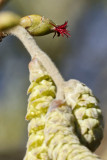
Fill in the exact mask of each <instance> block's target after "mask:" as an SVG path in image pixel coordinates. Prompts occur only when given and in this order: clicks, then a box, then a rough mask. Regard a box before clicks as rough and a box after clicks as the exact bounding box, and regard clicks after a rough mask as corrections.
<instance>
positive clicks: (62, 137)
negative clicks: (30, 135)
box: [44, 100, 101, 160]
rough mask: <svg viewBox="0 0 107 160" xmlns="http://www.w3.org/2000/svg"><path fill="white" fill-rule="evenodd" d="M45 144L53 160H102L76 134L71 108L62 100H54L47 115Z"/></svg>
mask: <svg viewBox="0 0 107 160" xmlns="http://www.w3.org/2000/svg"><path fill="white" fill-rule="evenodd" d="M44 133H45V143H46V145H47V146H48V154H49V158H50V159H52V160H101V159H100V158H99V157H98V156H97V155H95V154H93V153H92V152H91V151H89V149H87V148H86V147H85V146H83V145H81V144H80V142H79V139H78V137H77V136H76V134H75V126H74V116H73V114H72V111H71V107H69V106H67V105H66V104H64V102H63V101H61V100H53V102H52V104H51V106H50V109H49V111H48V113H47V115H46V124H45V130H44Z"/></svg>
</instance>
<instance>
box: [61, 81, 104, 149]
mask: <svg viewBox="0 0 107 160" xmlns="http://www.w3.org/2000/svg"><path fill="white" fill-rule="evenodd" d="M64 92H65V100H66V102H67V104H68V105H69V106H71V108H72V112H73V115H74V117H75V127H76V132H77V134H78V136H79V138H80V141H81V143H83V144H84V145H86V146H87V147H88V148H89V149H90V150H92V151H94V150H95V149H96V148H97V147H98V146H99V144H100V142H101V140H102V137H103V119H102V113H101V109H100V108H99V106H98V100H97V99H96V98H95V96H94V95H93V93H92V91H91V90H90V89H89V88H88V87H87V86H86V85H84V84H83V83H81V82H79V81H77V80H70V81H68V82H66V86H65V88H64Z"/></svg>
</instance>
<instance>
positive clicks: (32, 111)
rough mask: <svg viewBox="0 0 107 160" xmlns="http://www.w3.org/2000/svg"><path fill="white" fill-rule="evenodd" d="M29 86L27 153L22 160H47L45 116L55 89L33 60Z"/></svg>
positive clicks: (45, 73)
mask: <svg viewBox="0 0 107 160" xmlns="http://www.w3.org/2000/svg"><path fill="white" fill-rule="evenodd" d="M29 70H30V81H31V85H30V87H29V89H28V93H30V96H29V99H28V109H27V115H26V119H27V120H30V123H29V125H28V135H29V138H28V142H27V151H26V155H25V158H24V160H40V159H41V160H49V158H48V153H47V146H46V145H45V143H44V139H45V137H44V127H45V115H46V113H47V110H48V108H49V105H50V103H51V101H52V100H53V98H55V94H56V87H55V85H54V83H53V81H52V79H51V78H50V76H49V75H48V74H47V72H46V71H45V69H44V68H43V66H42V65H41V64H40V62H39V61H38V60H37V59H36V58H34V59H33V60H32V61H31V62H30V65H29Z"/></svg>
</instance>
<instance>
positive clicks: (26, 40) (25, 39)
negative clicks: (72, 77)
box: [7, 26, 64, 99]
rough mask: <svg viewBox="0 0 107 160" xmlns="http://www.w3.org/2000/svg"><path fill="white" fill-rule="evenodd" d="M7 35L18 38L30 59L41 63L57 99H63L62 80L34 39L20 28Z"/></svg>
mask: <svg viewBox="0 0 107 160" xmlns="http://www.w3.org/2000/svg"><path fill="white" fill-rule="evenodd" d="M7 33H10V34H13V35H15V36H16V37H17V38H19V39H20V40H21V41H22V43H23V44H24V46H25V48H26V49H27V51H28V52H29V54H30V56H31V58H32V59H33V58H34V57H36V58H37V59H38V60H39V61H40V62H41V63H42V65H43V66H44V68H45V69H46V70H47V72H48V74H49V75H50V76H51V77H52V79H53V81H54V83H55V84H56V86H57V98H58V99H63V97H64V94H63V84H64V79H63V78H62V76H61V74H60V73H59V71H58V69H57V68H56V66H55V65H54V63H53V62H52V61H51V59H50V58H49V57H48V56H47V55H46V53H45V52H43V51H42V50H41V49H40V48H39V47H38V45H37V44H36V42H35V40H34V38H33V37H32V36H31V35H30V34H29V33H28V32H27V31H26V30H25V29H24V28H23V27H21V26H17V27H14V28H12V29H10V30H8V31H7Z"/></svg>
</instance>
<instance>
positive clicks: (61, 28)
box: [52, 21, 71, 38]
mask: <svg viewBox="0 0 107 160" xmlns="http://www.w3.org/2000/svg"><path fill="white" fill-rule="evenodd" d="M67 24H68V22H67V21H66V22H65V23H64V24H62V25H54V24H52V25H53V26H54V27H55V28H54V31H55V34H54V36H53V38H54V37H55V36H56V33H57V36H58V37H59V36H60V35H61V36H62V37H64V35H65V36H66V37H67V38H68V37H70V36H71V35H70V34H69V31H68V30H67V29H66V28H67Z"/></svg>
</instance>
